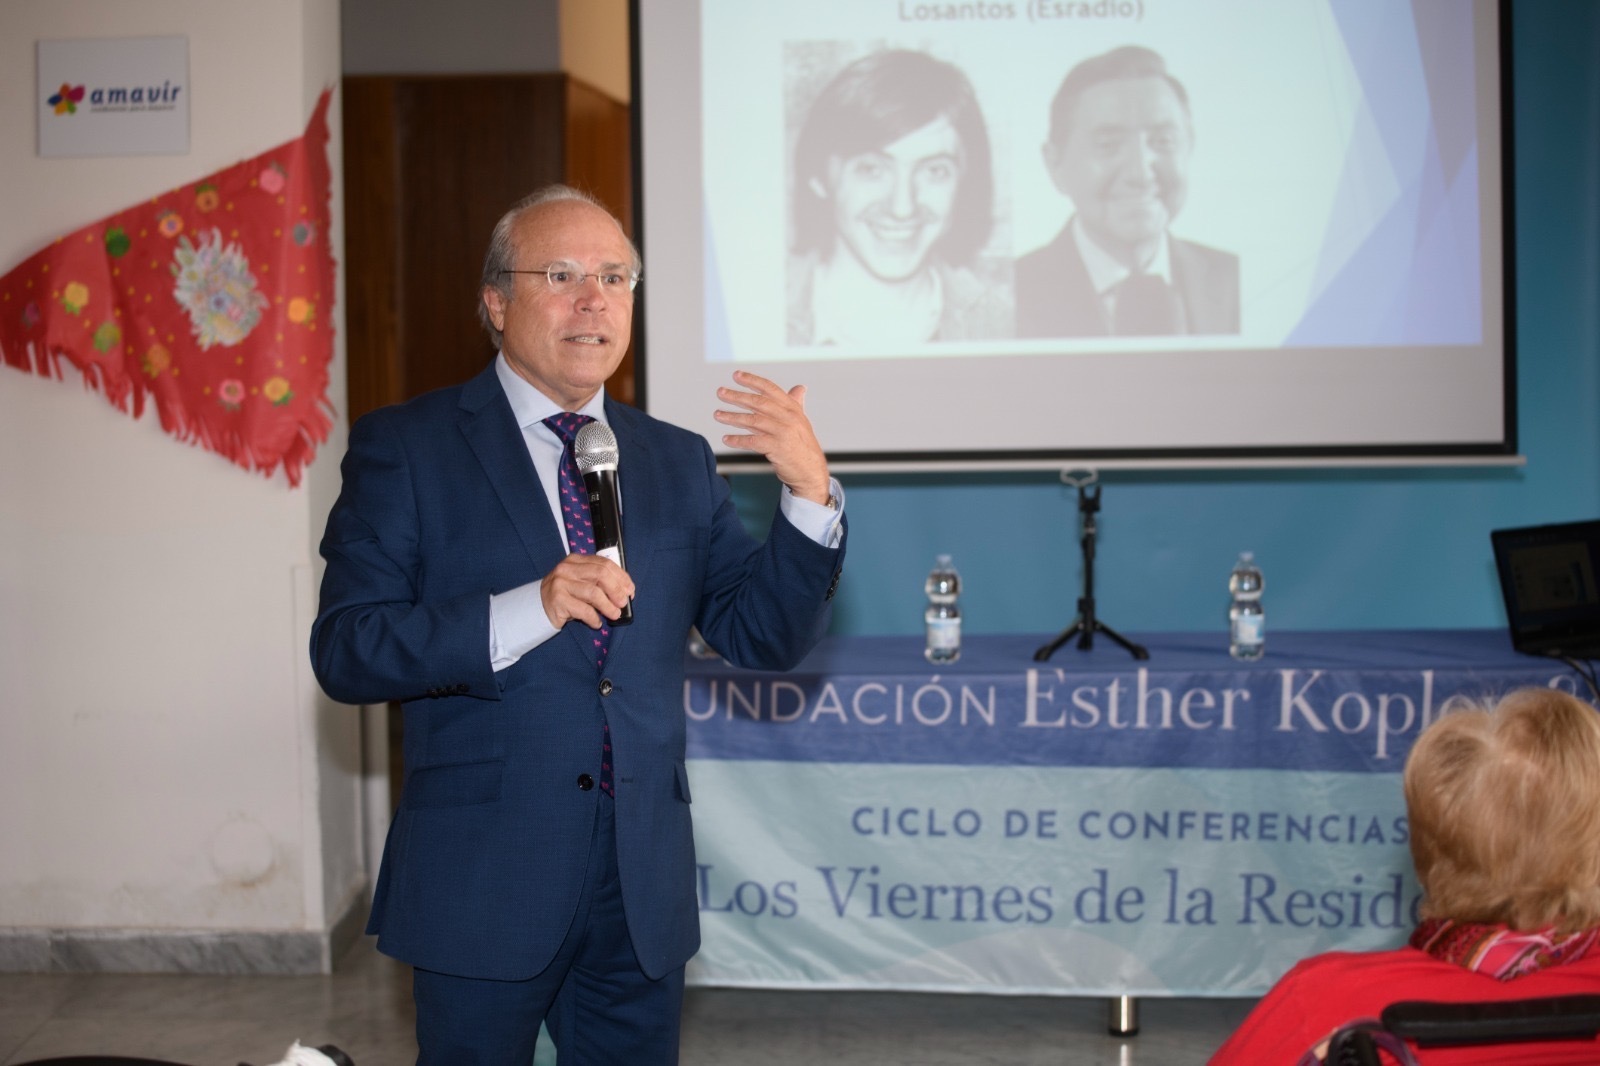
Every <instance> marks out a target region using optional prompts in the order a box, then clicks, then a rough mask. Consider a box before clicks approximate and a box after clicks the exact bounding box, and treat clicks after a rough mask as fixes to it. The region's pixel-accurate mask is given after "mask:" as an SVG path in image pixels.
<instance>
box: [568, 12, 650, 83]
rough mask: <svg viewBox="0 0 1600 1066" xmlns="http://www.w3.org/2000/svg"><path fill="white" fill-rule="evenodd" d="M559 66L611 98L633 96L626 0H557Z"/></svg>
mask: <svg viewBox="0 0 1600 1066" xmlns="http://www.w3.org/2000/svg"><path fill="white" fill-rule="evenodd" d="M561 69H562V70H564V71H566V72H567V73H568V74H571V75H572V76H573V77H575V78H577V79H578V80H580V81H584V82H587V83H588V84H590V85H592V86H594V87H595V88H596V89H599V90H600V91H601V92H603V93H605V94H606V95H607V96H609V97H611V98H612V99H613V100H617V101H619V102H621V103H624V104H625V103H627V102H629V101H630V100H632V99H633V81H632V75H631V74H630V73H629V71H628V0H561Z"/></svg>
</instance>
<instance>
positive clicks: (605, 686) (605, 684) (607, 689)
mask: <svg viewBox="0 0 1600 1066" xmlns="http://www.w3.org/2000/svg"><path fill="white" fill-rule="evenodd" d="M600 695H602V696H609V695H611V679H610V678H609V677H604V678H601V679H600Z"/></svg>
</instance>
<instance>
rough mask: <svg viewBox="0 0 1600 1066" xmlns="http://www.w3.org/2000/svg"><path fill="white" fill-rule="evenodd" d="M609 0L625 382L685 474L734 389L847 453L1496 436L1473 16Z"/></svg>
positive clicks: (1292, 447) (1482, 37) (1389, 10)
mask: <svg viewBox="0 0 1600 1066" xmlns="http://www.w3.org/2000/svg"><path fill="white" fill-rule="evenodd" d="M634 2H635V3H636V4H637V8H638V27H639V33H638V39H637V40H638V43H637V47H638V51H639V72H640V81H639V85H638V92H637V96H636V101H637V106H638V109H639V142H638V149H639V165H640V181H639V193H640V201H639V214H638V221H639V225H640V226H641V230H640V235H641V237H642V243H643V246H644V251H645V257H646V260H647V263H649V264H653V265H650V266H647V273H648V274H649V276H650V277H651V279H652V280H651V282H650V293H649V297H648V299H647V300H645V301H644V303H643V314H642V316H641V325H642V336H641V338H640V347H639V352H640V353H641V356H642V358H641V366H642V367H643V386H642V394H643V396H644V402H645V404H646V406H647V407H648V408H649V409H650V410H651V412H652V413H659V414H661V415H662V416H663V417H666V418H669V419H671V420H673V421H677V422H679V423H680V424H684V425H689V426H692V427H694V428H695V429H697V430H698V431H700V432H702V433H703V434H704V435H705V436H706V437H707V439H708V440H710V441H711V442H712V448H713V450H714V451H716V452H717V454H718V456H719V461H720V460H726V461H728V462H730V463H733V464H737V463H738V462H740V457H739V456H737V455H733V454H730V451H729V450H728V449H726V448H723V447H721V446H720V444H719V443H718V441H719V437H720V430H719V427H718V426H717V425H716V424H715V422H714V420H713V419H711V417H710V414H709V412H708V411H707V410H705V408H706V405H705V403H704V401H703V399H702V398H703V397H704V396H705V395H707V394H708V393H710V392H711V391H712V390H713V389H715V388H716V386H717V385H719V384H722V383H723V381H724V380H725V379H726V377H727V375H728V373H729V372H730V371H731V370H732V369H733V368H735V367H739V368H746V369H749V370H752V371H754V372H756V373H760V374H763V375H766V376H769V377H772V378H773V379H774V380H779V381H783V382H788V383H804V384H806V385H807V387H808V389H810V390H811V392H812V395H813V396H815V397H816V401H815V405H814V407H811V406H808V414H809V415H810V417H811V418H812V420H813V423H814V425H815V426H816V427H817V433H818V436H819V438H820V439H822V440H824V441H826V442H827V443H828V447H829V449H830V452H831V453H834V454H837V455H840V456H852V457H855V456H859V457H860V458H861V460H862V462H863V464H870V463H872V462H875V461H876V460H877V459H880V458H882V459H884V460H885V461H886V462H887V463H888V464H889V465H891V466H892V465H894V464H895V463H899V462H902V461H903V462H906V463H921V462H927V463H932V464H934V465H941V466H942V465H944V464H952V465H955V466H960V465H962V464H963V463H966V462H968V461H972V462H986V461H988V460H991V459H993V460H995V461H997V462H999V463H1001V464H1002V465H1003V464H1006V463H1015V464H1021V465H1028V464H1041V463H1049V462H1052V461H1053V460H1054V459H1055V458H1057V457H1061V456H1073V457H1083V456H1104V457H1115V458H1118V459H1130V460H1142V459H1143V458H1146V457H1160V458H1162V459H1167V458H1171V457H1190V456H1201V455H1205V456H1220V457H1224V458H1226V459H1229V460H1232V459H1237V458H1241V457H1249V458H1255V457H1268V458H1284V457H1299V456H1305V455H1309V454H1315V455H1318V456H1324V455H1343V454H1360V455H1362V456H1384V457H1395V456H1407V457H1409V456H1414V455H1420V454H1429V455H1438V456H1441V457H1443V456H1449V457H1454V456H1460V455H1463V454H1468V453H1479V452H1481V453H1486V454H1500V453H1502V452H1504V451H1505V450H1506V449H1507V447H1508V443H1507V442H1508V441H1509V440H1511V439H1512V437H1513V430H1514V410H1513V408H1512V406H1511V399H1512V397H1513V396H1514V391H1515V390H1514V388H1513V386H1512V382H1513V381H1514V374H1515V364H1514V357H1513V348H1514V343H1513V342H1514V330H1512V329H1511V328H1510V327H1509V325H1508V323H1509V322H1511V321H1512V315H1511V309H1510V307H1509V304H1508V300H1509V292H1510V288H1509V285H1508V278H1507V270H1506V267H1505V250H1506V233H1507V225H1508V216H1509V211H1508V209H1507V206H1506V203H1505V193H1504V190H1505V187H1506V182H1505V180H1504V169H1505V166H1506V162H1505V154H1504V152H1503V151H1502V143H1503V141H1504V140H1505V137H1504V133H1503V123H1504V120H1503V118H1502V115H1501V107H1502V99H1503V96H1502V85H1501V71H1502V62H1503V59H1504V56H1503V48H1504V45H1505V42H1504V41H1503V40H1502V38H1501V34H1500V12H1499V8H1498V6H1497V4H1496V2H1495V0H1208V2H1207V3H1204V4H1196V3H1190V2H1183V0H1145V2H1144V3H1140V4H1133V3H1129V4H1108V5H1047V4H1023V3H1005V2H997V3H994V4H989V5H964V4H951V5H932V4H924V5H908V4H904V3H899V2H896V0H808V2H807V3H805V4H752V3H749V2H748V0H634ZM663 263H665V264H666V269H663V267H662V264H663ZM953 401H954V402H955V409H956V410H958V411H959V424H960V426H961V429H960V430H959V432H956V431H954V430H953V429H952V424H953V422H952V419H951V418H949V417H945V416H944V415H943V414H941V411H942V410H943V409H944V408H948V407H950V405H951V404H952V402H953Z"/></svg>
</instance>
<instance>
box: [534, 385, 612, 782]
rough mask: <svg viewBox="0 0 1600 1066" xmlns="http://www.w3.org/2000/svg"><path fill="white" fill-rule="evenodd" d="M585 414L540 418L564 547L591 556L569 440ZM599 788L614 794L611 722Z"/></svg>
mask: <svg viewBox="0 0 1600 1066" xmlns="http://www.w3.org/2000/svg"><path fill="white" fill-rule="evenodd" d="M593 421H594V419H592V418H590V417H589V416H588V415H580V414H575V413H573V412H571V411H562V412H561V413H560V414H554V415H551V416H550V417H549V418H547V419H545V420H544V424H545V425H547V426H549V427H550V429H551V430H552V431H554V433H555V435H556V436H558V437H560V438H561V443H562V449H561V469H560V472H559V474H558V475H557V476H556V487H557V490H558V495H559V496H560V498H561V521H562V524H563V525H565V526H566V527H567V546H568V548H569V549H570V550H571V551H574V552H576V553H577V554H579V555H593V554H594V549H595V543H594V520H593V519H592V518H590V516H589V492H588V490H587V489H585V488H584V485H583V476H582V475H581V474H579V473H578V457H577V454H576V453H575V452H574V451H573V448H572V442H573V441H574V440H576V439H577V437H578V430H580V429H582V428H583V427H584V426H586V425H588V424H589V423H590V422H593ZM600 622H601V625H600V631H599V632H598V633H596V634H595V635H594V638H593V639H594V648H593V650H594V664H595V668H596V669H598V670H604V669H605V668H606V652H607V651H609V650H610V648H611V627H610V626H609V625H606V624H605V617H604V616H603V615H602V616H601V619H600ZM600 791H601V792H604V793H605V794H606V795H608V796H614V795H616V793H615V792H614V791H613V786H612V783H611V723H609V722H606V723H605V732H604V734H603V735H602V736H601V738H600Z"/></svg>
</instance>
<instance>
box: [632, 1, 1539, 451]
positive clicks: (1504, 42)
mask: <svg viewBox="0 0 1600 1066" xmlns="http://www.w3.org/2000/svg"><path fill="white" fill-rule="evenodd" d="M658 2H659V0H629V26H630V57H629V62H630V71H631V75H632V83H633V87H634V88H633V105H632V107H631V109H630V119H631V127H632V159H631V163H632V168H633V182H632V188H633V205H632V206H633V219H634V223H635V227H634V228H635V234H634V238H635V241H636V243H637V244H638V245H639V247H640V250H641V253H643V254H644V255H645V256H646V274H647V275H650V276H651V277H656V276H659V275H658V274H652V264H651V260H650V259H649V255H650V248H649V244H650V234H649V233H648V232H647V230H648V226H649V223H650V218H649V215H648V214H647V209H646V199H647V197H646V191H645V190H646V182H647V180H649V177H648V175H647V161H646V159H645V151H644V144H645V136H646V135H645V129H644V123H645V116H644V112H645V110H646V106H647V100H646V93H645V88H646V87H645V85H644V82H643V80H642V73H643V70H642V68H643V59H642V51H643V48H642V41H641V19H642V13H641V7H642V6H644V5H647V4H655V3H658ZM1482 6H1483V7H1484V8H1492V10H1493V18H1494V23H1495V25H1494V31H1495V42H1494V43H1495V48H1496V52H1495V55H1494V69H1495V77H1496V83H1495V87H1496V99H1495V106H1496V107H1497V108H1498V114H1497V116H1496V117H1497V119H1498V122H1497V129H1496V130H1495V131H1494V132H1495V136H1496V145H1497V148H1498V151H1497V153H1496V157H1495V159H1494V161H1493V163H1492V164H1491V165H1487V166H1485V167H1483V168H1482V169H1483V170H1484V171H1488V170H1490V169H1496V170H1497V181H1498V192H1499V195H1498V200H1499V227H1498V233H1494V234H1490V233H1485V234H1483V238H1484V240H1485V241H1486V242H1489V241H1490V238H1493V239H1495V240H1498V242H1499V246H1498V249H1497V251H1498V279H1499V285H1498V292H1497V293H1496V292H1490V291H1487V287H1486V290H1485V291H1484V292H1483V293H1482V298H1483V299H1484V300H1486V301H1491V300H1493V299H1494V298H1496V297H1498V299H1499V300H1500V306H1499V308H1498V324H1499V334H1500V336H1499V338H1498V342H1499V344H1498V347H1499V351H1498V357H1499V358H1498V362H1499V369H1500V392H1499V399H1500V403H1499V436H1498V439H1493V440H1471V441H1461V440H1448V439H1445V440H1430V439H1424V440H1409V441H1384V442H1379V443H1372V444H1351V443H1315V442H1309V443H1293V444H1250V445H1232V446H1230V445H1221V444H1216V443H1207V444H1203V445H1197V446H1186V445H1183V444H1159V445H1154V446H1145V445H1133V446H1128V445H1124V444H1108V445H1098V444H1090V445H1085V446H1067V447H1054V446H1052V447H1037V448H1035V447H1007V448H959V447H958V448H928V447H919V448H915V449H906V450H896V449H893V448H854V449H852V448H844V449H838V448H834V447H829V451H828V455H829V461H830V464H831V465H832V466H833V467H834V468H835V469H837V470H840V471H866V472H906V473H926V472H946V471H948V472H960V471H1012V470H1023V471H1026V470H1049V469H1059V470H1063V471H1066V470H1071V469H1169V468H1170V469H1184V468H1198V469H1228V468H1241V469H1243V468H1289V469H1293V468H1330V467H1334V468H1336V467H1389V468H1405V467H1416V468H1424V467H1433V466H1445V467H1508V466H1518V465H1522V464H1523V463H1524V462H1525V460H1524V457H1523V456H1522V455H1521V454H1520V453H1519V451H1518V425H1517V373H1516V366H1517V350H1516V300H1515V294H1516V269H1515V266H1516V264H1515V256H1514V250H1515V218H1514V211H1513V205H1514V200H1515V197H1514V193H1515V189H1514V184H1513V170H1514V167H1513V158H1512V155H1513V145H1514V139H1513V138H1514V130H1513V127H1512V117H1513V95H1514V84H1513V77H1512V74H1513V72H1512V69H1511V52H1512V48H1511V16H1510V3H1509V0H1491V2H1490V3H1485V4H1483V5H1482ZM694 12H695V14H694V17H695V18H698V14H699V7H698V4H696V6H695V8H694ZM680 17H688V16H684V15H681V12H680ZM699 251H700V250H699V249H696V252H697V253H698V252H699ZM1482 254H1484V255H1485V256H1487V254H1488V252H1487V250H1484V251H1483V253H1482ZM682 258H683V257H682V256H678V255H675V256H673V259H674V260H675V261H674V262H672V263H670V264H669V265H666V266H663V267H661V268H660V269H662V270H682V269H686V268H685V266H684V265H683V263H682ZM691 258H692V259H693V264H694V268H699V267H700V264H701V260H700V259H699V257H698V254H697V255H695V256H693V257H691ZM650 299H651V286H650V285H649V284H648V283H646V284H641V286H640V288H639V292H638V294H637V296H636V307H635V318H634V337H633V346H634V347H633V350H634V373H635V381H634V389H635V396H636V402H637V404H638V405H639V406H640V407H641V408H642V409H644V410H646V411H651V412H652V413H658V414H659V416H661V417H666V418H668V419H669V420H671V421H680V419H678V418H674V417H673V412H655V411H653V410H652V407H651V401H652V399H653V398H654V397H652V389H651V385H650V375H651V370H652V367H653V366H655V365H656V364H653V363H652V355H651V351H650V348H651V344H650V339H649V337H648V329H647V323H649V322H650V318H651V316H650V308H649V301H650ZM1493 340H1494V339H1493V338H1489V337H1485V340H1484V343H1485V345H1489V346H1492V344H1493ZM657 343H658V344H660V343H661V342H660V341H659V340H658V341H657ZM1134 354H1138V353H1134ZM1490 354H1491V355H1492V354H1493V353H1492V352H1491V353H1490ZM874 362H899V363H901V364H903V365H907V366H911V365H914V362H913V361H910V360H903V359H902V360H875V361H874ZM742 365H746V364H743V363H738V362H735V363H729V364H725V369H726V370H727V371H729V372H731V370H732V369H734V368H736V367H738V366H742ZM810 365H811V364H810V363H808V362H806V361H803V360H795V361H790V360H783V359H780V360H775V361H773V362H771V363H759V364H754V365H749V369H752V370H754V371H755V372H757V373H763V374H767V375H768V376H773V377H777V378H779V380H784V381H785V382H786V383H787V382H788V380H790V379H796V380H801V381H805V380H807V375H806V374H805V371H806V369H807V368H808V367H809V366H810ZM1011 387H1014V388H1025V387H1026V383H1025V382H1023V383H1020V384H1017V383H1013V385H1012V386H1011ZM813 395H815V393H814V394H813ZM813 402H815V400H813ZM714 405H715V400H714V397H711V396H707V398H706V402H705V405H704V406H705V407H706V409H707V410H708V411H709V409H710V408H711V407H712V406H714ZM694 428H697V429H699V430H700V431H701V432H702V433H703V434H704V435H705V436H706V437H707V439H708V441H709V442H710V443H711V446H712V448H713V451H714V452H715V454H716V458H717V463H718V468H719V469H720V470H722V471H724V472H725V473H730V474H732V473H756V472H761V471H765V470H767V469H768V467H767V464H766V463H765V461H764V460H763V458H762V457H761V456H759V455H752V454H749V453H745V452H738V451H733V450H730V449H727V448H726V447H725V446H723V445H722V444H721V442H720V429H719V428H717V427H712V428H709V429H708V428H707V427H705V426H704V425H699V426H695V427H694ZM822 436H823V443H824V445H825V446H828V445H829V438H828V436H827V435H826V434H825V433H824V434H822Z"/></svg>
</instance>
